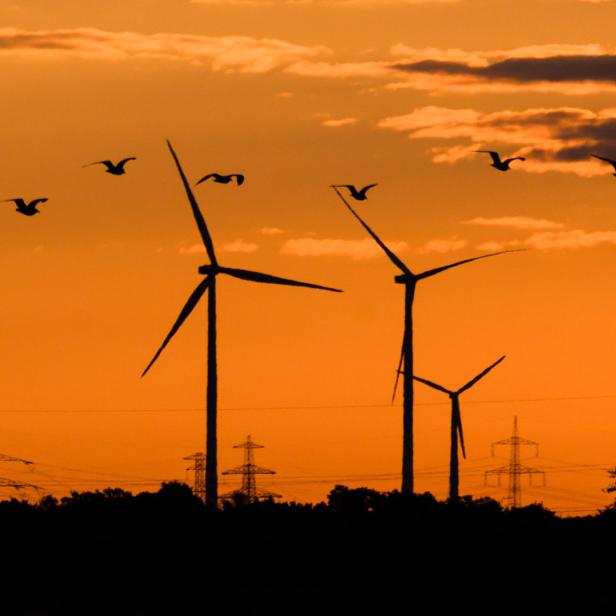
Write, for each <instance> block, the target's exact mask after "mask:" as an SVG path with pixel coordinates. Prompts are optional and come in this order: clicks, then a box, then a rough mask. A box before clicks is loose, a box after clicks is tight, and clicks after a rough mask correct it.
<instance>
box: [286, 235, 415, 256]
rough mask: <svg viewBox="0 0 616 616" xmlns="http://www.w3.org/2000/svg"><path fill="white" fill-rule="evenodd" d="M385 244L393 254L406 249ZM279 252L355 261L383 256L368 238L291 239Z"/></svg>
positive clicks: (402, 246) (401, 246) (402, 245)
mask: <svg viewBox="0 0 616 616" xmlns="http://www.w3.org/2000/svg"><path fill="white" fill-rule="evenodd" d="M385 243H386V244H387V246H388V247H389V248H390V249H391V250H393V251H394V252H395V253H399V252H403V251H405V250H407V248H408V245H407V243H406V242H393V241H389V240H387V241H385ZM280 252H281V253H282V254H284V255H295V256H299V257H333V256H335V257H350V258H351V259H353V260H355V261H360V260H364V259H375V258H377V257H380V256H383V251H382V250H381V249H380V248H379V247H378V246H377V245H376V244H375V243H374V241H373V240H371V239H370V238H365V239H363V240H342V239H327V238H323V239H317V238H312V237H301V238H293V239H289V240H287V241H286V242H285V243H284V244H283V245H282V248H281V249H280Z"/></svg>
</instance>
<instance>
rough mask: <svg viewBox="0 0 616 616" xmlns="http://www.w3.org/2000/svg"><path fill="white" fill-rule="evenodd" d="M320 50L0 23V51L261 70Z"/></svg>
mask: <svg viewBox="0 0 616 616" xmlns="http://www.w3.org/2000/svg"><path fill="white" fill-rule="evenodd" d="M324 53H328V50H327V49H326V48H324V47H319V46H310V47H308V46H304V45H296V44H294V43H289V42H287V41H282V40H279V39H270V38H261V39H257V38H253V37H249V36H220V37H216V36H199V35H188V34H166V33H160V34H142V33H138V32H108V31H104V30H98V29H95V28H75V29H58V30H19V29H16V28H0V57H2V56H7V55H12V56H21V57H25V58H51V59H57V58H71V57H73V58H80V59H85V60H106V61H121V60H180V61H183V62H187V63H191V64H198V65H208V66H210V67H211V68H212V70H214V71H226V72H243V73H265V72H268V71H272V70H274V69H277V68H281V67H284V66H287V65H289V64H292V63H295V62H298V61H300V60H302V59H306V58H312V57H315V56H320V55H322V54H324Z"/></svg>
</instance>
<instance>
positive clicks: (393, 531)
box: [0, 483, 616, 616]
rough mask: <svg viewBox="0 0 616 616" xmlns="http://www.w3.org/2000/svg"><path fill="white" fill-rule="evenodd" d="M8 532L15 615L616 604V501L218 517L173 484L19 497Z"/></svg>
mask: <svg viewBox="0 0 616 616" xmlns="http://www.w3.org/2000/svg"><path fill="white" fill-rule="evenodd" d="M0 524H1V525H2V528H3V530H4V533H3V541H2V566H3V574H2V583H1V584H0V586H1V587H2V590H3V591H4V592H3V593H2V597H3V601H4V602H5V603H4V604H5V605H6V604H7V603H6V602H8V601H10V602H12V603H13V602H14V603H15V604H16V605H15V607H14V608H12V609H11V610H10V611H7V612H6V613H7V614H11V615H12V614H19V615H21V614H24V615H26V614H27V615H31V616H35V615H36V616H43V615H45V616H47V615H48V614H54V615H55V614H63V615H64V614H67V615H68V614H132V615H139V614H159V613H161V614H163V613H164V614H172V615H176V614H178V615H179V614H189V613H190V614H199V613H202V614H205V613H211V612H208V611H207V610H205V607H204V606H205V605H206V602H205V597H206V596H207V597H208V600H207V605H208V606H209V608H211V609H213V606H215V607H216V611H215V612H214V613H216V614H330V613H331V614H336V613H338V614H363V613H374V614H390V613H405V614H426V613H428V611H427V608H428V609H430V610H431V611H435V612H439V611H440V610H441V609H442V608H455V609H456V610H457V609H461V608H463V607H465V608H466V609H465V611H472V612H474V613H488V612H492V611H493V612H503V611H505V612H506V608H508V607H509V608H511V609H512V610H513V609H524V611H525V612H526V613H533V611H532V610H531V611H530V612H529V611H528V609H527V608H528V607H529V606H534V609H536V610H545V609H549V610H550V612H548V613H554V612H553V610H555V609H559V608H564V607H567V608H569V610H570V609H579V610H584V613H599V612H598V610H599V609H601V610H602V612H605V608H606V607H608V605H611V603H610V601H611V599H610V595H613V577H614V574H613V567H612V565H611V563H613V554H614V547H616V546H615V545H614V537H615V533H614V530H615V529H616V507H612V508H607V509H606V510H604V511H602V512H601V513H600V514H597V515H594V516H587V517H579V518H560V517H558V516H556V515H555V514H554V513H552V512H550V511H549V510H547V509H545V508H543V507H542V506H541V505H531V506H528V507H524V508H520V509H516V510H504V509H503V508H502V507H501V506H500V504H499V503H497V502H496V501H494V500H492V499H489V498H480V499H472V498H470V497H463V498H462V499H460V500H459V502H457V503H451V502H450V503H447V502H441V501H437V500H436V499H435V498H434V497H433V496H432V495H430V494H428V493H426V494H418V495H408V494H402V493H399V492H396V491H394V492H389V493H381V492H377V491H374V490H370V489H367V488H359V489H349V488H346V487H344V486H336V488H334V489H333V490H332V491H331V492H330V494H329V496H328V502H327V503H320V504H317V505H310V504H298V503H274V502H269V501H268V502H259V503H253V504H247V503H243V502H241V500H240V499H236V501H235V502H232V501H226V502H225V503H224V505H223V507H222V509H221V510H219V511H214V510H211V509H209V508H206V507H205V506H204V505H203V503H202V502H201V501H200V500H198V499H197V498H195V497H194V496H193V495H192V493H191V491H190V489H189V488H188V487H187V486H186V485H184V484H180V483H167V484H163V486H162V487H161V489H160V490H159V491H158V492H156V493H147V492H144V493H141V494H137V495H132V494H131V493H130V492H125V491H123V490H121V489H112V488H109V489H106V490H103V491H102V492H99V491H97V492H82V493H77V492H74V493H73V494H72V495H71V496H69V497H65V498H62V499H60V500H56V499H55V498H53V497H46V498H44V499H43V500H42V501H41V502H40V503H39V504H36V505H30V504H28V503H26V502H23V501H18V500H10V501H4V502H0ZM606 559H607V561H606ZM212 563H214V564H213V565H212ZM608 599H610V601H608ZM397 605H403V606H404V609H398V608H397V607H396V606H397Z"/></svg>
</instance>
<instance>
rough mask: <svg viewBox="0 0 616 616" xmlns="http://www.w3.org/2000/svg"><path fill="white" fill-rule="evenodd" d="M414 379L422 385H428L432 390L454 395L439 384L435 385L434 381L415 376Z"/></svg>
mask: <svg viewBox="0 0 616 616" xmlns="http://www.w3.org/2000/svg"><path fill="white" fill-rule="evenodd" d="M413 378H414V379H415V380H416V381H419V382H420V383H423V384H424V385H427V386H428V387H432V389H438V390H439V391H442V392H443V393H446V394H447V395H449V394H450V393H452V392H451V391H449V390H448V389H445V388H444V387H443V386H442V385H439V384H438V383H434V382H433V381H428V379H422V378H421V377H419V376H415V375H413Z"/></svg>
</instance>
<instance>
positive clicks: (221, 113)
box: [0, 0, 616, 510]
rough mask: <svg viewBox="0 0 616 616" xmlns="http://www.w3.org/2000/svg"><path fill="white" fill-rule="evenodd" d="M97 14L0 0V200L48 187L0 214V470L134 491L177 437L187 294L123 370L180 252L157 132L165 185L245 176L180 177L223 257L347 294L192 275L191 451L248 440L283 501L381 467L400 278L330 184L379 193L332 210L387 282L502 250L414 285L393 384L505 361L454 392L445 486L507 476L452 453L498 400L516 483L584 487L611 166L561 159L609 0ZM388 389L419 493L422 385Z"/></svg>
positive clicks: (232, 6)
mask: <svg viewBox="0 0 616 616" xmlns="http://www.w3.org/2000/svg"><path fill="white" fill-rule="evenodd" d="M104 4H105V6H104V7H102V5H97V6H96V7H92V6H87V3H79V2H76V1H68V0H58V1H57V2H56V3H54V9H53V10H51V9H50V8H49V3H48V2H44V1H43V0H30V1H28V2H25V1H24V2H21V1H19V0H15V1H12V2H5V3H2V6H0V24H2V25H3V27H2V28H0V70H1V71H2V75H3V82H4V84H5V96H4V97H3V101H2V128H3V146H4V147H3V148H2V149H1V150H0V169H1V172H0V173H1V185H2V191H3V192H2V195H3V198H9V197H17V196H24V197H26V198H34V197H38V196H47V197H49V202H48V203H46V204H44V205H41V206H40V209H41V210H42V214H40V215H39V216H36V217H34V218H26V217H23V216H19V215H17V214H15V213H14V212H13V211H12V206H11V205H10V204H5V206H4V208H3V209H2V210H1V211H0V216H1V218H2V225H1V228H2V237H3V241H2V242H0V273H1V275H2V279H3V283H4V289H5V292H4V294H3V297H4V301H3V302H2V303H1V304H0V307H1V308H0V309H1V311H2V312H1V315H0V316H1V318H0V332H1V334H2V335H1V336H0V340H1V343H0V374H1V375H2V377H1V381H0V391H1V392H2V397H1V398H0V417H2V429H1V430H0V434H2V438H1V439H0V452H2V453H5V454H10V455H14V456H19V457H23V458H26V459H32V460H35V461H36V462H37V463H39V467H38V468H39V471H40V472H44V473H45V475H41V474H40V473H39V474H37V473H32V474H30V473H23V472H22V471H20V470H19V469H18V468H17V467H15V466H14V465H11V464H9V463H6V464H5V463H2V464H3V468H2V469H0V476H3V477H13V478H15V479H20V480H25V479H28V478H29V481H31V482H32V483H37V484H39V485H42V486H45V487H46V488H47V489H50V490H52V491H54V492H55V493H58V494H61V493H65V492H66V491H67V490H68V489H69V488H71V487H78V488H81V487H86V486H87V487H100V486H101V485H103V483H99V482H101V481H102V482H104V484H106V483H107V482H108V480H110V478H112V479H113V483H114V485H120V486H125V487H130V488H132V489H141V488H145V487H155V485H156V484H155V482H156V481H158V480H162V479H171V478H179V479H183V478H184V477H185V471H184V468H185V466H186V465H187V463H186V462H185V461H183V460H182V457H183V456H185V455H188V454H191V453H193V452H195V451H198V450H200V449H202V448H203V441H204V414H203V413H202V412H201V411H198V410H197V409H200V408H202V407H203V404H204V371H205V363H204V355H205V302H203V305H202V306H200V307H199V309H198V310H197V311H196V312H195V313H194V314H193V315H192V316H191V318H190V320H189V321H188V322H187V323H186V325H185V326H184V327H183V329H182V331H181V332H180V333H179V334H178V335H177V337H176V338H175V339H174V340H173V342H172V344H171V345H170V346H169V347H168V348H167V349H166V351H165V353H164V355H163V356H162V357H161V358H160V360H159V361H158V363H157V364H156V365H155V367H154V368H153V370H152V371H151V373H149V374H148V375H147V377H146V378H145V379H143V380H140V379H139V374H140V373H141V371H142V370H143V368H144V367H145V365H146V364H147V362H148V361H149V359H150V358H151V356H152V354H153V352H154V351H155V350H156V348H157V347H158V345H159V344H160V342H161V341H162V338H163V337H164V335H165V334H166V332H167V331H168V328H169V327H170V325H171V323H172V322H173V320H174V319H175V317H176V316H177V313H178V312H179V310H180V308H181V306H182V305H183V303H184V302H185V301H186V299H187V297H188V295H189V294H190V292H191V291H192V289H193V288H194V286H195V285H196V284H197V282H198V280H199V276H198V274H197V268H198V266H199V265H200V264H202V263H204V262H205V255H204V254H203V253H200V252H195V251H196V250H198V248H195V247H198V246H199V239H198V235H197V232H196V228H195V225H194V221H193V220H192V216H191V213H190V210H189V208H188V204H187V202H186V199H185V196H184V194H183V192H182V189H181V185H180V182H179V178H178V176H177V172H176V170H175V169H174V167H173V164H172V160H171V158H170V156H169V153H168V151H167V150H166V147H165V143H164V140H165V138H167V137H168V138H170V139H171V141H172V143H173V144H174V146H175V148H176V150H177V152H178V155H179V157H180V160H181V161H182V163H183V164H184V167H185V169H186V171H187V173H188V174H189V175H190V177H192V178H195V179H196V178H197V177H200V176H201V175H204V174H205V173H207V172H210V171H221V172H242V173H244V174H245V175H246V183H245V184H244V185H243V186H242V187H241V188H234V187H229V186H220V185H215V184H203V185H201V186H199V187H198V188H197V189H196V194H197V196H198V198H199V200H200V203H201V205H202V208H203V211H204V214H205V216H206V219H207V221H208V224H209V226H210V229H211V232H212V235H213V237H214V241H215V242H216V246H217V249H218V252H219V258H220V260H221V261H222V262H223V263H224V264H226V265H230V266H239V267H246V268H248V269H254V270H257V271H264V272H268V273H271V274H278V275H281V276H288V277H292V278H297V279H300V280H307V281H312V282H317V283H322V284H327V285H331V286H337V287H340V288H343V289H344V290H345V293H344V295H334V294H329V293H323V292H318V291H311V290H304V289H292V288H283V287H280V288H274V287H269V286H262V285H252V284H249V283H246V282H241V281H237V280H232V279H225V280H221V284H220V285H219V322H220V326H219V342H220V347H219V351H220V353H219V358H220V371H219V378H220V407H221V411H220V432H219V442H220V463H219V464H220V468H221V469H224V468H227V467H230V466H235V465H237V464H239V463H240V462H241V459H240V453H241V452H238V451H237V450H234V449H232V445H233V444H235V443H238V442H241V441H242V440H244V437H245V435H246V434H248V433H250V434H251V435H252V436H253V438H254V439H255V440H256V441H257V442H259V443H262V444H264V445H266V447H267V448H266V449H264V450H260V451H258V452H257V454H258V455H257V463H259V464H261V465H263V466H266V467H269V468H274V469H276V470H277V475H276V476H275V479H274V482H273V483H272V481H271V480H270V479H269V478H267V479H266V480H265V482H264V484H263V485H265V486H269V487H270V488H272V487H274V488H275V490H274V491H278V492H282V493H283V494H284V495H285V497H286V498H289V499H298V500H317V499H320V498H323V497H324V496H325V494H326V493H327V491H328V490H329V489H330V488H331V487H332V485H333V484H334V483H336V482H346V483H348V484H349V485H353V486H356V485H361V484H365V485H369V486H372V487H375V488H379V489H391V488H394V487H398V485H399V476H398V473H399V471H400V457H401V409H400V407H399V405H398V404H396V405H395V406H393V407H391V406H389V405H388V402H389V398H390V395H391V387H392V384H393V377H394V371H395V367H396V363H397V358H398V353H399V348H400V341H401V335H402V316H403V315H402V309H403V294H402V288H401V287H400V286H399V285H395V284H394V283H393V276H394V275H395V274H396V273H397V272H396V271H395V270H394V268H393V266H392V265H391V264H390V263H389V261H387V260H386V258H385V257H384V256H383V255H381V254H380V253H379V252H378V250H375V249H374V247H373V245H372V244H371V243H370V241H369V240H368V239H367V236H366V234H365V232H364V231H363V230H362V229H361V227H360V226H359V225H358V224H357V222H356V221H355V220H353V219H352V218H351V216H350V215H349V214H348V212H347V211H345V210H344V208H343V207H342V205H341V204H340V203H339V202H338V200H337V199H336V196H335V195H334V194H333V193H332V191H331V189H330V188H328V186H329V185H330V184H331V183H340V182H342V183H346V182H350V183H357V184H367V183H371V182H378V183H379V186H378V187H377V188H375V189H374V190H373V191H372V192H371V193H370V196H369V199H368V201H366V202H364V203H363V204H361V205H358V210H359V211H360V212H361V213H362V215H364V216H365V217H366V219H367V220H368V222H369V223H370V224H371V225H372V226H373V227H374V228H375V229H376V230H377V232H379V233H380V235H381V237H382V238H383V239H385V240H386V241H387V242H388V243H390V245H391V246H392V247H396V249H397V251H398V253H399V255H400V256H401V258H402V259H403V260H404V261H405V262H406V263H407V264H409V266H410V267H411V268H412V269H414V270H422V269H426V268H429V267H432V266H436V265H439V264H441V263H446V262H449V261H454V260H457V259H462V258H467V257H472V256H476V255H478V254H481V253H482V252H485V251H489V250H495V249H499V248H501V247H502V248H507V247H524V248H528V249H529V251H528V252H525V253H517V254H510V255H504V256H500V257H497V258H495V259H490V260H486V261H483V262H478V263H475V264H471V265H469V266H465V267H464V268H460V269H457V270H455V271H452V272H447V273H445V274H442V275H441V276H438V277H437V278H434V279H430V280H428V281H425V282H423V283H421V284H420V286H419V289H418V293H417V298H416V302H415V318H416V321H415V323H416V338H415V351H416V372H417V374H418V375H420V376H424V377H426V378H429V379H432V380H435V381H438V382H441V383H442V384H443V385H445V386H447V387H452V388H453V387H457V386H459V385H461V384H462V383H464V382H465V381H466V380H468V379H469V378H470V377H471V376H472V375H474V374H475V373H477V372H479V371H480V370H481V369H482V368H484V367H485V366H486V365H488V364H489V363H491V362H492V361H494V360H495V359H496V358H497V357H499V356H500V355H502V354H507V360H506V361H505V362H504V363H503V364H502V365H500V366H498V368H496V369H495V370H494V372H493V373H491V374H490V375H489V377H487V378H486V379H485V381H482V382H481V383H480V384H479V385H477V387H476V389H474V390H472V391H470V392H468V393H467V394H466V395H465V397H463V398H462V414H463V420H464V429H465V436H466V441H467V451H468V455H469V458H468V460H466V461H463V462H462V463H461V471H462V475H461V492H462V493H473V494H475V495H483V494H490V495H493V496H495V497H499V498H500V497H501V496H503V495H504V494H505V492H504V490H501V491H498V490H495V489H492V490H490V489H488V490H486V489H484V488H483V486H482V484H483V475H482V472H483V470H485V469H487V468H492V467H496V466H499V465H502V464H504V463H505V461H504V459H503V458H502V457H501V458H498V459H489V458H488V456H489V454H490V443H491V442H492V441H495V440H499V439H503V438H506V437H507V436H508V435H509V434H510V431H511V426H512V421H513V416H514V415H517V416H518V417H519V421H520V426H521V432H522V434H523V435H524V436H525V437H527V438H529V439H532V440H535V441H539V442H540V443H541V450H540V453H541V454H542V457H541V458H540V459H538V460H533V459H529V460H528V461H527V464H529V465H530V466H536V467H539V468H543V469H545V470H546V471H548V487H547V489H546V490H534V491H532V492H528V493H527V495H526V497H527V498H528V499H530V498H532V499H539V500H543V501H544V502H545V503H546V504H547V505H548V506H551V507H555V508H559V509H563V510H565V509H566V510H573V509H585V508H592V507H595V506H600V505H602V504H606V503H608V502H609V501H610V499H609V498H608V495H607V494H605V493H603V492H602V491H601V490H602V488H604V487H605V486H606V485H607V483H608V477H607V474H606V473H605V472H604V471H602V470H600V469H601V468H605V467H607V466H613V465H614V454H613V451H614V449H613V443H614V431H615V428H616V419H615V417H616V415H615V413H614V411H615V410H616V409H615V401H616V385H615V384H614V376H613V374H612V365H611V364H612V362H611V358H612V352H611V351H612V348H613V347H614V344H615V343H616V330H615V328H614V325H613V323H614V322H615V318H614V314H616V290H614V289H615V288H616V287H615V286H614V279H615V278H614V274H615V273H616V255H615V253H614V251H615V245H616V213H615V211H614V205H613V202H614V198H613V193H614V191H616V181H615V180H614V178H612V177H611V176H610V172H611V171H612V170H611V168H610V167H609V165H604V164H602V163H600V162H598V161H596V160H593V159H589V156H588V153H589V152H593V153H598V154H603V155H607V156H616V131H615V130H614V126H615V125H616V98H615V97H616V80H614V79H613V78H611V80H610V77H609V75H610V71H611V74H612V75H613V74H616V73H614V70H613V69H614V64H616V59H615V58H616V56H615V55H614V54H615V53H616V51H615V48H614V47H613V32H612V24H613V23H614V18H616V3H615V2H609V1H608V2H602V3H589V2H581V1H577V0H534V1H533V2H518V3H517V5H516V6H517V10H516V18H515V27H511V23H512V13H511V10H510V7H509V6H507V5H506V4H505V3H503V4H502V5H500V6H499V3H494V2H491V1H490V0H484V1H475V0H459V1H458V2H455V1H452V2H437V1H432V2H431V1H426V2H412V1H409V2H405V1H403V0H400V1H398V2H396V1H391V2H382V1H381V2H376V1H375V2H371V1H370V0H362V1H361V2H360V1H357V2H342V1H339V2H337V1H335V0H330V1H327V0H321V1H319V0H315V1H314V2H306V3H302V4H297V3H292V2H284V1H282V0H272V1H271V2H265V1H264V2H258V1H256V2H252V3H246V2H239V1H238V2H232V1H225V0H219V1H217V2H213V1H212V2H184V1H180V0H131V1H126V0H125V1H124V2H107V3H104ZM546 23H549V27H546ZM612 63H614V64H612ZM476 149H496V150H499V151H501V152H503V153H506V154H516V153H518V154H522V155H525V156H526V157H527V161H526V162H524V163H520V162H518V163H517V164H516V163H514V164H513V165H512V167H513V169H512V171H510V172H509V173H506V174H503V173H499V172H497V171H495V170H494V169H491V168H490V167H489V164H488V163H489V161H488V160H487V157H486V155H481V154H473V153H472V150H476ZM125 156H136V157H137V158H138V159H137V161H134V162H132V163H129V164H128V166H127V170H128V173H127V174H126V175H125V176H122V177H112V176H109V175H107V174H105V173H103V172H102V168H99V167H88V168H86V169H83V168H82V167H81V166H82V165H83V164H85V163H89V162H92V161H95V160H101V159H103V158H111V159H118V158H122V157H125ZM264 230H265V232H264ZM416 392H417V399H418V406H417V409H416V414H415V418H416V419H415V421H416V428H415V446H416V461H415V463H416V472H417V480H416V489H417V490H420V491H423V490H430V491H433V492H434V493H435V494H436V495H437V496H439V497H443V496H445V494H446V488H447V464H448V455H449V453H448V438H449V434H448V422H449V407H448V400H446V399H443V396H440V395H438V394H437V393H434V392H431V391H426V390H425V389H423V388H422V386H420V385H418V386H417V389H416ZM600 396H605V397H600ZM610 396H612V397H610ZM569 398H570V399H569ZM529 399H532V400H538V401H535V402H528V401H526V400H529ZM479 401H484V403H482V404H478V403H477V402H479ZM485 401H490V402H485ZM144 410H149V411H152V410H155V411H162V410H169V411H168V412H142V411H144ZM59 411H62V412H59ZM92 411H97V412H92ZM101 411H106V412H101ZM120 411H122V412H120ZM124 411H131V412H124ZM501 453H502V454H503V455H505V456H506V452H501ZM580 465H589V467H588V468H582V469H581V468H580ZM75 469H78V470H75ZM432 470H434V471H435V472H436V473H437V474H434V475H433V474H431V472H432ZM429 471H430V472H429ZM226 481H228V480H226ZM56 482H59V483H56ZM139 482H151V483H149V484H148V485H145V483H144V485H138V484H139ZM233 485H235V484H233V483H231V482H229V483H225V484H223V485H222V487H221V490H222V491H226V490H227V489H230V487H232V486H233ZM7 494H8V492H7Z"/></svg>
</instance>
